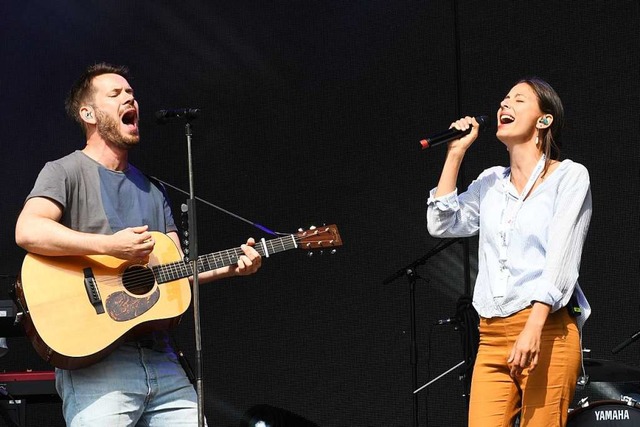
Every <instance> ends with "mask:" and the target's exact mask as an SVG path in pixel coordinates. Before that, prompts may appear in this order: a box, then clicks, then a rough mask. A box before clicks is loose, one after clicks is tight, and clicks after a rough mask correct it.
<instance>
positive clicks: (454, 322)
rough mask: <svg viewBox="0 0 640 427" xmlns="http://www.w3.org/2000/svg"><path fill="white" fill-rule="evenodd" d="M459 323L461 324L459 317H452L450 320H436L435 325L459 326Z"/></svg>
mask: <svg viewBox="0 0 640 427" xmlns="http://www.w3.org/2000/svg"><path fill="white" fill-rule="evenodd" d="M458 323H459V320H458V318H457V317H450V318H448V319H440V320H436V322H435V323H434V324H435V325H438V326H439V325H457V324H458Z"/></svg>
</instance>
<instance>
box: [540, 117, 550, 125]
mask: <svg viewBox="0 0 640 427" xmlns="http://www.w3.org/2000/svg"><path fill="white" fill-rule="evenodd" d="M539 122H540V123H542V124H543V125H545V126H546V125H548V124H549V119H548V118H546V117H543V118H541V119H540V120H539Z"/></svg>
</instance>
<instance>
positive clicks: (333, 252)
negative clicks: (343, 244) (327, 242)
mask: <svg viewBox="0 0 640 427" xmlns="http://www.w3.org/2000/svg"><path fill="white" fill-rule="evenodd" d="M336 252H338V250H337V249H331V252H330V254H331V255H333V254H335V253H336Z"/></svg>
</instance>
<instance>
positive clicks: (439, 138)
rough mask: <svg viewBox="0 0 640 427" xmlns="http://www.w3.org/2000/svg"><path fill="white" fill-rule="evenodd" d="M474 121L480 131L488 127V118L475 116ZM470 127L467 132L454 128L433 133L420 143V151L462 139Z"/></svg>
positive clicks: (469, 130)
mask: <svg viewBox="0 0 640 427" xmlns="http://www.w3.org/2000/svg"><path fill="white" fill-rule="evenodd" d="M476 121H477V122H478V124H479V125H480V130H483V129H485V128H486V127H487V126H488V125H489V116H477V117H476ZM471 127H473V126H471ZM471 127H470V128H469V129H467V130H459V129H456V128H451V129H447V130H445V131H444V132H438V133H434V134H433V135H431V136H428V137H427V138H426V139H423V140H422V141H420V145H422V149H423V150H424V149H425V148H430V147H435V146H436V145H440V144H445V143H447V142H449V141H453V140H454V139H458V138H462V137H463V136H465V135H467V134H468V133H470V132H471Z"/></svg>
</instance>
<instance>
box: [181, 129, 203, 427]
mask: <svg viewBox="0 0 640 427" xmlns="http://www.w3.org/2000/svg"><path fill="white" fill-rule="evenodd" d="M185 118H186V121H187V122H186V124H185V126H184V134H185V137H186V139H187V163H188V167H189V199H187V212H188V213H189V260H190V262H191V272H192V274H193V276H192V277H193V285H192V289H193V324H194V333H195V345H196V378H195V383H196V384H195V385H196V394H197V395H198V402H197V403H198V427H204V389H203V384H202V372H203V367H202V332H201V329H200V283H199V281H198V227H197V220H196V199H195V189H194V184H193V181H194V180H193V156H192V152H191V136H192V134H191V122H190V118H189V117H185Z"/></svg>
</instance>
